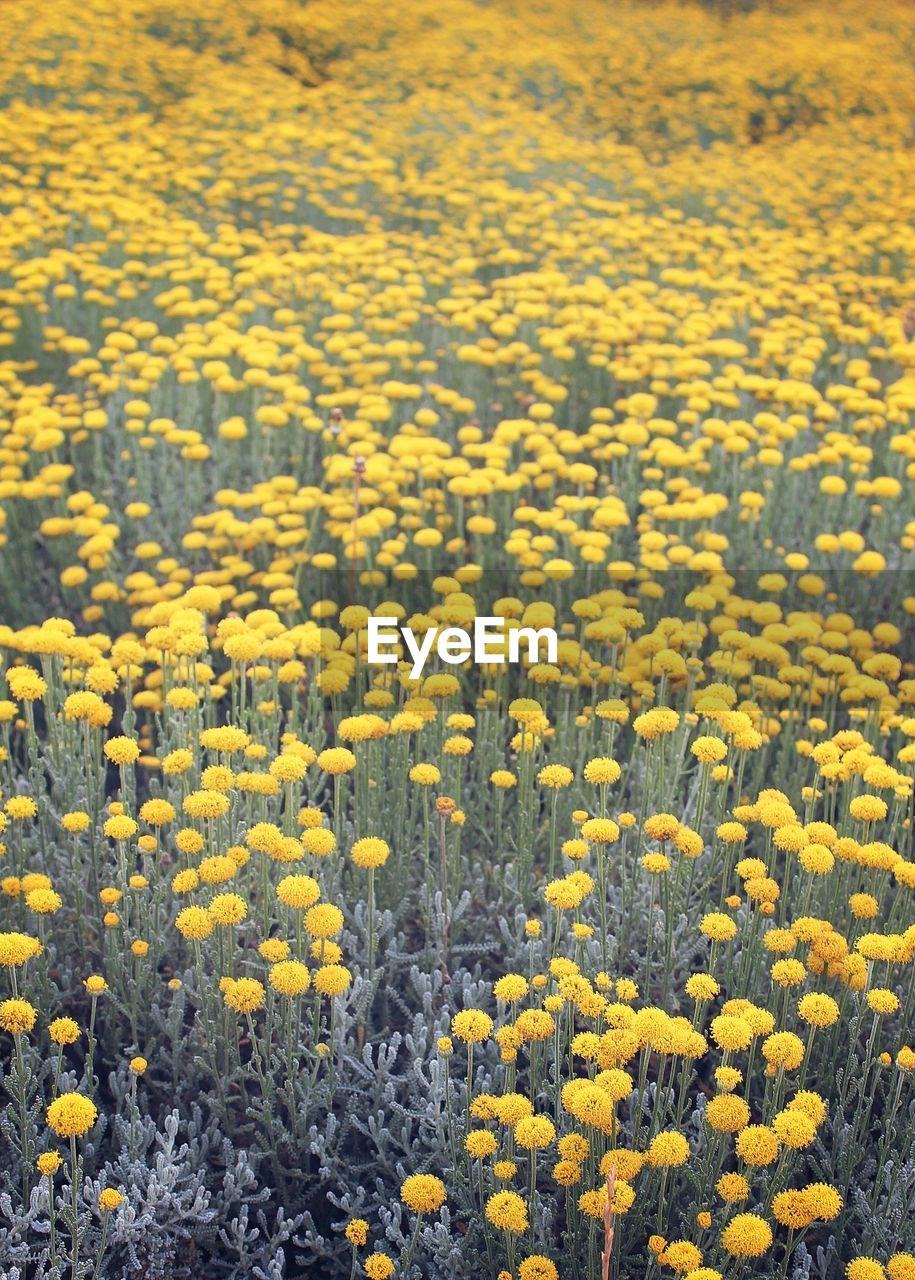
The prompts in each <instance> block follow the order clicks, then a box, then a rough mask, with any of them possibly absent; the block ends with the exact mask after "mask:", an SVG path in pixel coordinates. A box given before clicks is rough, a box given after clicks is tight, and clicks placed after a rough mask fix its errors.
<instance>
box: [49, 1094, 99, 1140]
mask: <svg viewBox="0 0 915 1280" xmlns="http://www.w3.org/2000/svg"><path fill="white" fill-rule="evenodd" d="M97 1118H98V1108H97V1107H96V1105H95V1103H94V1102H92V1101H91V1099H89V1098H86V1097H84V1096H83V1095H82V1094H81V1093H62V1094H61V1095H60V1097H58V1098H55V1099H54V1101H53V1102H52V1103H51V1105H50V1106H49V1107H48V1111H47V1120H48V1124H49V1126H50V1127H51V1128H52V1129H53V1130H54V1132H55V1133H56V1134H57V1136H58V1137H59V1138H81V1137H82V1136H83V1135H84V1134H86V1133H88V1132H89V1130H90V1129H91V1128H92V1126H93V1125H94V1124H95V1122H96V1119H97Z"/></svg>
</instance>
